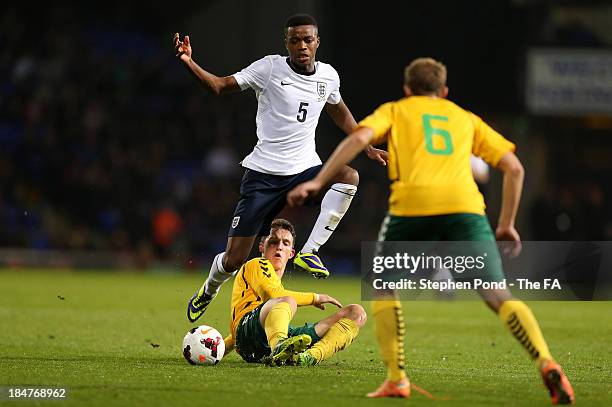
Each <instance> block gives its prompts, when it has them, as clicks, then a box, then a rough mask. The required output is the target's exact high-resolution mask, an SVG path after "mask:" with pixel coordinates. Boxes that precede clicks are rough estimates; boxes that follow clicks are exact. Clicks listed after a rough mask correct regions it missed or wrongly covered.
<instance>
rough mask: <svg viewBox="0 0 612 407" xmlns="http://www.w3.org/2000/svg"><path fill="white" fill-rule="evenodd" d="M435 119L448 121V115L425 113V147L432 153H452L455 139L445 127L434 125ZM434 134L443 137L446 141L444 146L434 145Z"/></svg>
mask: <svg viewBox="0 0 612 407" xmlns="http://www.w3.org/2000/svg"><path fill="white" fill-rule="evenodd" d="M434 120H438V121H442V122H447V121H448V117H446V116H436V115H433V114H424V115H423V128H424V129H425V149H426V150H427V151H428V152H429V153H431V154H436V155H451V154H452V153H453V140H452V139H451V134H450V133H449V132H448V131H446V130H444V129H439V128H436V127H433V126H432V124H431V122H432V121H434ZM434 136H440V137H442V141H444V148H436V147H434Z"/></svg>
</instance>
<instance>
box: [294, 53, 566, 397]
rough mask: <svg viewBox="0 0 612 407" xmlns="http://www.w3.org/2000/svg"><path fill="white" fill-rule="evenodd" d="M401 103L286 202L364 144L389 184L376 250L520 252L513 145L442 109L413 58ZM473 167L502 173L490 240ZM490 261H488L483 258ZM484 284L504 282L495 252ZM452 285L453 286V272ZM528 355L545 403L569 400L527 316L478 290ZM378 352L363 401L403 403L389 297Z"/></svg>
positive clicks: (427, 71) (397, 308)
mask: <svg viewBox="0 0 612 407" xmlns="http://www.w3.org/2000/svg"><path fill="white" fill-rule="evenodd" d="M404 92H405V95H406V97H405V98H403V99H401V100H398V101H396V102H390V103H385V104H384V105H382V106H380V107H379V108H378V109H376V111H375V112H374V113H373V114H372V115H370V116H368V117H366V118H365V119H364V120H362V121H361V122H360V123H359V127H358V129H357V130H355V131H354V132H353V133H352V134H351V135H350V136H349V137H347V138H346V139H345V140H344V141H342V143H340V145H339V146H338V147H337V148H336V150H335V151H334V153H333V154H332V156H331V157H330V158H329V160H328V161H327V162H326V163H325V165H324V167H323V169H322V170H321V172H320V173H319V174H318V175H317V177H315V179H313V180H312V181H310V182H307V183H304V184H301V185H299V186H297V187H296V188H295V189H294V190H292V191H291V192H290V193H289V194H288V200H289V203H290V204H298V203H300V202H302V201H303V200H304V199H305V198H306V197H307V196H309V195H312V194H314V193H316V192H317V191H318V190H319V189H320V188H321V187H322V186H323V185H325V183H326V182H327V181H328V180H329V179H330V178H331V177H332V176H333V174H335V173H336V171H338V170H339V169H340V168H342V166H343V165H345V164H346V163H348V162H350V161H351V160H352V159H353V158H354V157H355V155H356V154H357V153H358V152H359V151H361V150H362V149H363V148H364V147H365V146H366V145H368V144H369V143H373V144H378V143H382V142H384V141H387V143H388V145H389V146H393V148H389V150H390V156H389V167H388V168H389V177H390V179H391V180H392V182H393V183H392V185H391V195H390V197H389V212H388V215H387V217H386V218H385V220H384V222H383V224H382V227H381V230H380V236H379V241H431V240H445V241H453V240H454V241H487V242H493V241H495V238H497V239H498V240H509V241H512V242H514V244H515V250H516V251H518V250H520V237H519V234H518V232H517V231H516V229H515V227H514V221H515V218H516V213H517V210H518V205H519V200H520V196H521V190H522V186H523V177H524V170H523V167H522V165H521V163H520V161H519V159H518V158H517V157H516V155H515V154H514V152H513V151H514V144H512V143H511V142H509V141H508V140H506V139H505V138H504V137H502V136H501V135H500V134H499V133H497V132H496V131H495V130H493V129H492V128H491V127H489V126H488V125H487V124H486V123H484V122H483V121H482V120H481V119H480V118H479V117H478V116H476V115H475V114H473V113H471V112H469V111H466V110H464V109H462V108H460V107H459V106H457V105H455V104H454V103H452V102H450V101H448V100H447V99H446V96H447V95H448V88H447V87H446V67H445V66H444V65H443V64H441V63H439V62H437V61H435V60H433V59H431V58H420V59H417V60H415V61H413V62H412V63H411V64H410V65H409V66H408V67H407V68H406V70H405V78H404ZM471 153H473V154H475V155H476V156H479V157H481V158H483V159H484V160H485V161H486V162H487V163H488V164H489V165H491V166H492V167H496V168H498V169H499V170H501V171H502V172H503V174H504V181H503V199H502V208H501V213H500V217H499V222H498V226H497V229H496V231H495V235H493V232H492V230H491V227H490V225H489V222H488V220H487V218H486V217H485V215H484V208H485V205H484V199H483V197H482V195H481V194H480V193H479V192H478V188H477V186H476V183H475V182H474V179H473V177H472V174H471V173H470V154H471ZM491 254H492V256H491ZM491 257H494V259H492V261H490V262H489V264H490V267H488V268H487V269H486V272H487V273H488V276H486V277H487V279H488V281H502V280H503V278H504V274H503V270H502V267H501V259H500V258H499V253H498V252H497V250H495V251H494V253H490V255H489V260H491ZM453 277H455V278H456V279H457V278H460V275H457V274H456V273H455V274H454V275H453ZM479 293H480V295H481V296H482V297H483V299H484V300H485V302H486V303H487V305H488V306H489V307H490V308H491V309H492V310H493V311H494V312H496V313H497V314H498V315H499V317H500V318H501V320H502V322H503V323H504V325H506V326H507V327H508V328H509V329H510V331H511V332H512V334H513V335H514V336H515V337H516V338H517V339H518V340H519V342H520V344H521V345H522V346H523V347H524V348H525V349H526V350H527V352H528V353H529V356H531V358H532V359H534V360H535V361H536V363H537V366H538V368H539V369H540V372H541V374H542V378H543V380H544V383H545V385H546V386H547V387H548V390H549V391H550V395H551V398H552V402H553V404H568V403H571V402H573V401H574V392H573V390H572V387H571V385H570V383H569V381H568V379H567V377H566V376H565V374H564V373H563V370H562V369H561V366H559V364H557V363H556V362H555V361H554V359H553V357H552V355H551V354H550V351H549V350H548V346H547V344H546V341H545V340H544V336H543V335H542V332H541V331H540V327H539V326H538V322H537V321H536V319H535V317H534V315H533V314H532V313H531V310H530V309H529V307H528V306H527V305H526V304H525V303H523V302H522V301H519V300H517V299H514V298H513V297H512V295H511V293H510V292H509V291H508V290H505V289H504V290H501V289H500V290H481V291H479ZM373 307H374V319H375V323H376V332H377V339H378V342H379V346H380V349H381V352H382V355H383V359H384V361H385V364H386V365H387V380H386V381H385V382H384V383H383V384H382V385H381V386H380V387H379V388H378V389H377V390H376V391H375V392H373V393H370V394H368V396H369V397H393V396H395V397H408V396H409V395H410V383H409V381H408V378H407V377H406V373H405V372H404V322H403V317H402V308H401V304H400V302H399V301H398V300H397V299H396V298H393V297H392V298H389V299H388V300H386V301H374V303H373Z"/></svg>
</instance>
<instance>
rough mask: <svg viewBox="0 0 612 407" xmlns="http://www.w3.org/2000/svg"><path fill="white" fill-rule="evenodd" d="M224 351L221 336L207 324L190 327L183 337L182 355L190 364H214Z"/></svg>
mask: <svg viewBox="0 0 612 407" xmlns="http://www.w3.org/2000/svg"><path fill="white" fill-rule="evenodd" d="M224 353H225V342H223V337H222V336H221V334H220V333H219V331H217V330H216V329H215V328H213V327H210V326H208V325H200V326H199V327H197V328H192V329H190V330H189V332H187V335H185V338H184V339H183V356H184V357H185V359H186V360H187V362H189V363H190V364H192V365H216V364H217V363H219V362H220V361H221V359H222V358H223V355H224Z"/></svg>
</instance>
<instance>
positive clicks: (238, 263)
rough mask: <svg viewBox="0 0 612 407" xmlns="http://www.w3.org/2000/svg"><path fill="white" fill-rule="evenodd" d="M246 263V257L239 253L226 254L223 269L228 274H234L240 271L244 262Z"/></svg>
mask: <svg viewBox="0 0 612 407" xmlns="http://www.w3.org/2000/svg"><path fill="white" fill-rule="evenodd" d="M245 261H246V257H245V256H243V255H242V254H239V253H234V252H226V253H225V256H223V268H224V269H225V271H226V272H228V273H233V272H234V271H236V270H238V269H239V268H240V267H242V265H243V264H244V262H245Z"/></svg>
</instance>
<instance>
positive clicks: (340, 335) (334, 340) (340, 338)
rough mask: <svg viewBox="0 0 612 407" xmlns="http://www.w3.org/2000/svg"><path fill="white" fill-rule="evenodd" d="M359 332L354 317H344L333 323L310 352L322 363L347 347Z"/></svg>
mask: <svg viewBox="0 0 612 407" xmlns="http://www.w3.org/2000/svg"><path fill="white" fill-rule="evenodd" d="M358 334H359V328H358V327H357V325H356V324H355V322H354V321H353V320H352V319H348V318H342V319H340V320H339V321H338V322H336V323H335V324H333V325H332V326H331V328H329V331H327V333H326V334H325V336H323V338H321V340H320V341H319V342H317V343H315V344H314V345H313V346H312V348H310V349H308V352H309V353H310V354H311V355H312V356H313V357H314V358H315V359H316V360H317V363H321V362H322V361H324V360H326V359H329V358H331V357H332V356H333V355H335V354H336V353H338V352H339V351H341V350H342V349H345V348H347V347H348V346H349V345H350V344H351V343H352V342H353V340H354V339H355V337H356V336H357V335H358Z"/></svg>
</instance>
